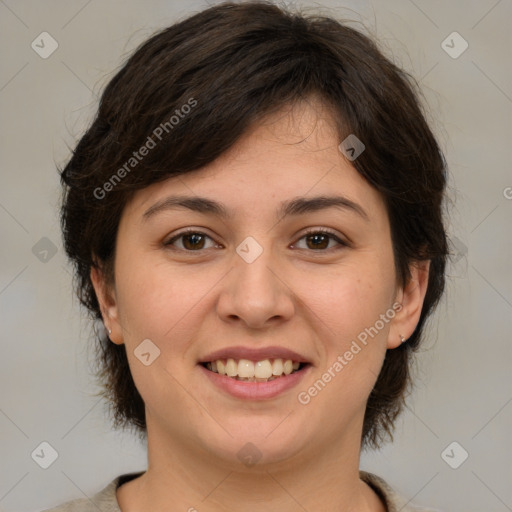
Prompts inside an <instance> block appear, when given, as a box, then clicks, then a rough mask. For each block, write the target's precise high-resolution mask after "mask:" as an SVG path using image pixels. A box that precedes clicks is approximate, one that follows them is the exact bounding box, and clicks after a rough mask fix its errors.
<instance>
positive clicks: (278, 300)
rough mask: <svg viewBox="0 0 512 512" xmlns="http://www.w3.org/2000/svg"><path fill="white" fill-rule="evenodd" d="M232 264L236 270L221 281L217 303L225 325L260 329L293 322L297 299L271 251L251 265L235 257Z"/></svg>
mask: <svg viewBox="0 0 512 512" xmlns="http://www.w3.org/2000/svg"><path fill="white" fill-rule="evenodd" d="M233 260H234V268H233V269H232V270H231V271H230V272H229V273H228V274H227V276H226V278H225V279H223V280H222V286H223V288H222V290H221V293H220V295H219V298H218V303H217V313H218V315H219V317H220V318H221V319H222V320H223V321H225V322H235V323H240V322H241V323H244V324H245V325H246V326H247V327H249V328H252V329H261V328H265V327H269V326H270V325H276V324H278V323H280V322H285V321H286V320H289V319H290V318H292V316H293V314H294V312H295V301H294V295H293V292H292V290H291V289H290V283H287V282H286V279H285V276H284V275H283V272H282V266H280V265H278V264H277V262H276V261H275V259H273V258H272V255H271V251H266V250H264V251H263V253H262V254H261V255H260V256H259V257H258V258H257V259H256V260H255V261H252V262H251V263H248V262H247V261H245V260H244V259H243V258H242V257H240V256H239V255H238V254H236V253H235V255H234V257H233ZM280 268H281V270H279V269H280Z"/></svg>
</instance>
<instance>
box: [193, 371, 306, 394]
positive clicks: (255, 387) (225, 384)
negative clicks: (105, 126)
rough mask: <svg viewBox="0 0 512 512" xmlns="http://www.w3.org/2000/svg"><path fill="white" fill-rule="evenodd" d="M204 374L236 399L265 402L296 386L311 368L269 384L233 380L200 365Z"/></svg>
mask: <svg viewBox="0 0 512 512" xmlns="http://www.w3.org/2000/svg"><path fill="white" fill-rule="evenodd" d="M198 366H199V368H200V369H201V370H202V371H203V373H204V374H205V375H206V377H208V378H209V379H210V381H211V382H212V383H213V384H214V385H215V386H217V387H218V388H220V389H221V390H222V391H225V392H226V393H229V394H230V395H232V396H234V397H236V398H243V399H246V400H265V399H268V398H274V397H276V396H278V395H280V394H281V393H284V392H285V391H288V390H289V389H291V388H293V387H294V386H296V385H297V384H298V383H299V382H300V381H301V380H302V379H303V377H304V376H305V375H306V373H308V371H309V368H310V366H309V365H308V366H306V367H305V368H303V369H301V370H299V371H298V372H294V373H290V375H285V376H284V377H278V378H277V379H274V380H271V381H269V382H248V381H243V380H237V379H232V378H231V377H227V376H225V375H219V374H218V373H215V372H212V371H210V370H208V369H207V368H205V367H204V366H202V365H198Z"/></svg>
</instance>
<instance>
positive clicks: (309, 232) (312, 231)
mask: <svg viewBox="0 0 512 512" xmlns="http://www.w3.org/2000/svg"><path fill="white" fill-rule="evenodd" d="M191 234H194V235H202V236H206V237H207V238H210V239H211V240H213V239H212V237H210V236H209V235H207V234H206V233H203V232H202V231H199V230H197V229H193V228H188V229H186V230H185V231H181V232H180V233H178V234H176V235H175V236H173V237H172V238H171V239H170V240H168V241H167V242H164V246H165V247H171V246H172V244H173V243H174V242H175V241H176V240H179V239H180V238H182V237H184V236H186V235H191ZM310 235H328V236H329V238H330V239H331V240H335V241H336V242H338V244H339V247H330V248H328V249H318V250H314V249H299V250H306V251H308V252H315V253H328V252H331V251H332V250H339V249H342V248H344V247H349V244H348V243H347V242H345V241H343V240H341V239H340V238H339V237H338V236H337V235H336V234H335V233H334V232H333V231H331V230H330V229H328V228H321V229H320V228H310V229H308V230H307V231H306V232H305V233H304V234H303V235H302V236H301V237H300V238H299V241H300V240H302V239H303V238H306V237H307V236H310ZM173 250H179V251H183V252H187V253H194V252H197V253H200V252H203V251H205V250H206V249H198V250H197V251H192V250H188V249H173Z"/></svg>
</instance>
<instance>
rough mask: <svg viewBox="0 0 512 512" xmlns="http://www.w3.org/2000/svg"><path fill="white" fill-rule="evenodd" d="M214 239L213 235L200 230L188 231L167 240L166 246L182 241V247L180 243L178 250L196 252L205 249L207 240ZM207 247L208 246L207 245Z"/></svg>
mask: <svg viewBox="0 0 512 512" xmlns="http://www.w3.org/2000/svg"><path fill="white" fill-rule="evenodd" d="M207 239H209V240H212V239H211V237H209V236H208V235H206V234H205V233H201V232H200V231H191V230H190V231H186V232H183V233H179V234H177V235H176V236H174V237H173V238H171V239H170V240H169V241H168V242H165V244H164V245H165V246H166V247H169V246H176V245H175V244H176V242H178V241H181V244H180V245H181V247H180V246H179V245H178V246H176V248H177V249H178V250H184V251H188V252H196V251H200V250H202V249H205V244H206V240H207ZM206 248H207V247H206Z"/></svg>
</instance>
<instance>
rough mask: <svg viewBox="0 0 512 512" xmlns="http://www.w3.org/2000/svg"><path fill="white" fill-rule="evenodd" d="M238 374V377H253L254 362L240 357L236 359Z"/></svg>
mask: <svg viewBox="0 0 512 512" xmlns="http://www.w3.org/2000/svg"><path fill="white" fill-rule="evenodd" d="M238 376H239V377H247V378H249V377H254V363H253V362H252V361H249V360H248V359H240V361H238Z"/></svg>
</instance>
